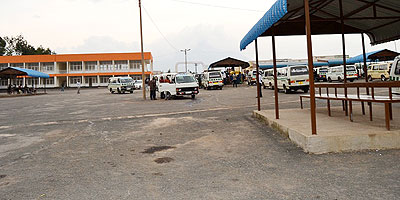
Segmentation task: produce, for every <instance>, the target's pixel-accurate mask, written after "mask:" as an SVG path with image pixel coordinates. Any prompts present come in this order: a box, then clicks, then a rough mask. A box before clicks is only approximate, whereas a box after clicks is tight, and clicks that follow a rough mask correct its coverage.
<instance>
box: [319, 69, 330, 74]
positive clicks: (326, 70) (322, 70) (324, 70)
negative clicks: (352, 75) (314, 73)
mask: <svg viewBox="0 0 400 200" xmlns="http://www.w3.org/2000/svg"><path fill="white" fill-rule="evenodd" d="M319 72H320V73H321V72H323V73H326V72H328V69H327V68H322V69H319Z"/></svg>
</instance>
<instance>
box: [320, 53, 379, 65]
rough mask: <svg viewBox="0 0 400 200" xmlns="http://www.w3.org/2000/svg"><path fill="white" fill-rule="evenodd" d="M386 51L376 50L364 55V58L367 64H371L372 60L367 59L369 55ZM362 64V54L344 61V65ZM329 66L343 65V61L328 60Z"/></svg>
mask: <svg viewBox="0 0 400 200" xmlns="http://www.w3.org/2000/svg"><path fill="white" fill-rule="evenodd" d="M385 50H386V49H382V50H378V51H372V52H369V53H366V54H365V56H366V58H367V62H372V61H373V60H371V59H369V58H368V57H369V56H370V55H373V54H376V53H379V52H382V51H385ZM362 62H364V56H363V54H361V55H358V56H354V57H352V58H349V59H347V60H346V64H349V65H352V64H356V63H362ZM328 63H329V66H333V65H343V59H339V60H328Z"/></svg>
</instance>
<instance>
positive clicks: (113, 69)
mask: <svg viewBox="0 0 400 200" xmlns="http://www.w3.org/2000/svg"><path fill="white" fill-rule="evenodd" d="M112 71H114V72H115V71H116V69H115V61H114V60H113V61H112Z"/></svg>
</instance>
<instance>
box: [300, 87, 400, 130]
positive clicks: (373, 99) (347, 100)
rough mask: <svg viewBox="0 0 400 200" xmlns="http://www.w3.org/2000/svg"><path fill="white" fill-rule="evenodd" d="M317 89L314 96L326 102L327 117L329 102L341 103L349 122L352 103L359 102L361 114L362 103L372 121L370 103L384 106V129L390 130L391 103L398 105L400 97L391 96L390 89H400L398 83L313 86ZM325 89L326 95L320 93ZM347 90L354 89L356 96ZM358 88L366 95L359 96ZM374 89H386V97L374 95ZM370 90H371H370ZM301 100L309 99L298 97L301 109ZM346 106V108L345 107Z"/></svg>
mask: <svg viewBox="0 0 400 200" xmlns="http://www.w3.org/2000/svg"><path fill="white" fill-rule="evenodd" d="M315 87H316V88H318V93H316V94H315V98H316V99H324V100H327V107H328V115H329V116H331V108H330V101H331V100H338V101H342V106H343V111H345V113H346V116H347V115H349V116H350V117H349V119H350V121H353V101H354V102H361V108H362V113H363V115H365V108H364V103H368V106H369V115H370V120H371V121H372V103H383V104H385V122H386V129H387V130H390V120H392V119H393V114H392V103H400V96H396V95H395V96H394V95H393V94H392V88H394V87H400V82H376V83H371V82H369V83H339V84H315ZM323 88H325V89H326V93H322V89H323ZM332 88H333V89H334V90H335V93H334V94H330V93H329V89H332ZM338 88H343V89H344V93H343V94H338V92H337V90H338ZM348 88H356V89H357V94H348V93H347V89H348ZM360 88H365V89H366V94H360ZM375 88H387V89H388V95H383V96H382V95H380V96H377V95H375ZM370 89H371V90H370ZM369 91H371V93H370V92H369ZM303 98H310V95H309V94H306V95H301V96H300V106H301V109H303ZM347 104H348V106H347Z"/></svg>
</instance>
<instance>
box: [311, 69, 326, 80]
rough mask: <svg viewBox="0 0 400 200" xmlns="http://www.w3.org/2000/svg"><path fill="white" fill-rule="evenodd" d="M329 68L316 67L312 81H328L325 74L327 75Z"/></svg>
mask: <svg viewBox="0 0 400 200" xmlns="http://www.w3.org/2000/svg"><path fill="white" fill-rule="evenodd" d="M328 71H329V68H328V67H318V68H316V69H315V73H314V75H315V76H314V79H315V81H325V82H326V81H328V79H327V78H326V74H327V73H328Z"/></svg>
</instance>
